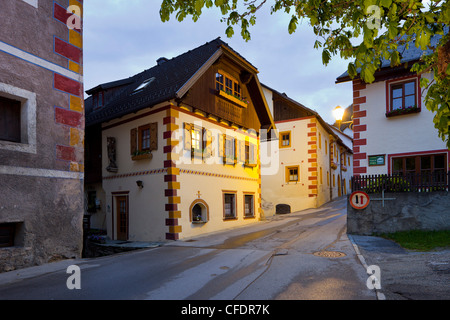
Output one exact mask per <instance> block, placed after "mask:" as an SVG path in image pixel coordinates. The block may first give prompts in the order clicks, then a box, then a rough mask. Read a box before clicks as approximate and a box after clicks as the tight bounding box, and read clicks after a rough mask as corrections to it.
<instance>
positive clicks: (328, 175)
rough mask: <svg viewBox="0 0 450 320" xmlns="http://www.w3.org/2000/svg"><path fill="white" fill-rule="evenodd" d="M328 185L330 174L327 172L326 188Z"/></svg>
mask: <svg viewBox="0 0 450 320" xmlns="http://www.w3.org/2000/svg"><path fill="white" fill-rule="evenodd" d="M329 185H330V172H329V171H327V186H329Z"/></svg>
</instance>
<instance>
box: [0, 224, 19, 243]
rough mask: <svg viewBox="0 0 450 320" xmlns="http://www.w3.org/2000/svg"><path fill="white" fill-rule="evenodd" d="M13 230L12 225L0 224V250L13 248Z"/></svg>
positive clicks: (13, 225)
mask: <svg viewBox="0 0 450 320" xmlns="http://www.w3.org/2000/svg"><path fill="white" fill-rule="evenodd" d="M15 229H16V228H15V224H14V223H1V224H0V248H5V247H12V246H14V236H15Z"/></svg>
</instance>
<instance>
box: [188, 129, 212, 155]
mask: <svg viewBox="0 0 450 320" xmlns="http://www.w3.org/2000/svg"><path fill="white" fill-rule="evenodd" d="M184 150H187V151H189V152H190V155H191V157H196V158H200V159H201V158H208V157H210V156H211V155H212V134H211V131H210V130H207V129H205V128H203V127H201V126H198V125H195V124H192V123H187V122H185V123H184Z"/></svg>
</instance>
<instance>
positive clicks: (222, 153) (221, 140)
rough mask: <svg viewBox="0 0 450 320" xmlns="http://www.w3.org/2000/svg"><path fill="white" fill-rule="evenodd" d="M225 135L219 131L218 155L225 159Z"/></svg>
mask: <svg viewBox="0 0 450 320" xmlns="http://www.w3.org/2000/svg"><path fill="white" fill-rule="evenodd" d="M224 149H225V135H224V134H221V133H219V157H222V158H223V159H225V150H224Z"/></svg>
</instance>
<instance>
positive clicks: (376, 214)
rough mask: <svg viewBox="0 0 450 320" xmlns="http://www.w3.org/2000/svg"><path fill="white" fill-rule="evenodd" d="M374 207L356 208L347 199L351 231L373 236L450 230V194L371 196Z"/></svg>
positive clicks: (409, 193)
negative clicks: (383, 199) (415, 231)
mask: <svg viewBox="0 0 450 320" xmlns="http://www.w3.org/2000/svg"><path fill="white" fill-rule="evenodd" d="M369 196H370V199H371V200H370V204H369V205H368V206H367V207H366V208H365V209H362V210H357V209H354V208H353V207H352V206H351V205H350V202H349V198H350V196H348V197H347V232H348V233H350V234H359V235H372V234H377V233H391V232H397V231H407V230H450V194H449V192H422V193H420V192H408V193H385V194H384V197H385V198H395V200H385V201H384V207H383V204H382V201H381V200H373V199H381V197H382V195H381V194H370V195H369Z"/></svg>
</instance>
